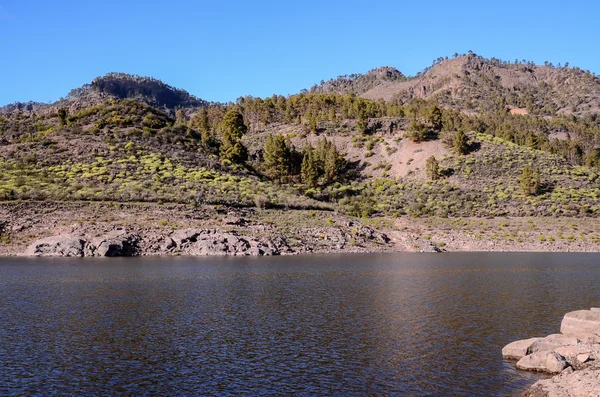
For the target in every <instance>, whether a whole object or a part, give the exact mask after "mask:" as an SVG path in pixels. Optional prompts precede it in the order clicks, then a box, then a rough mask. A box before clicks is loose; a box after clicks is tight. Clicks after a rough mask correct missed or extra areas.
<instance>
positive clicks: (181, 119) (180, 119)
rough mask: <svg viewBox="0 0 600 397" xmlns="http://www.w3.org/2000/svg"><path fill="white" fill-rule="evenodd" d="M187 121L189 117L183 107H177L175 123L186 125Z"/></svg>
mask: <svg viewBox="0 0 600 397" xmlns="http://www.w3.org/2000/svg"><path fill="white" fill-rule="evenodd" d="M186 123H187V117H186V116H185V112H184V111H183V109H177V111H176V112H175V125H185V124H186Z"/></svg>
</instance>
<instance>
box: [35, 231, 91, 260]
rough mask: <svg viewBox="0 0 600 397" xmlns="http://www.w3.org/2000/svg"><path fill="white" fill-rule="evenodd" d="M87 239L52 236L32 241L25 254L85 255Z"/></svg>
mask: <svg viewBox="0 0 600 397" xmlns="http://www.w3.org/2000/svg"><path fill="white" fill-rule="evenodd" d="M84 245H85V240H84V239H83V238H82V237H78V236H52V237H46V238H43V239H41V240H37V241H35V242H34V243H32V244H31V245H30V246H29V247H28V248H27V250H26V251H25V255H27V256H54V257H59V256H65V257H82V256H84Z"/></svg>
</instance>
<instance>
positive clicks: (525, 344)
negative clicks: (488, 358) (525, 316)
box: [502, 338, 542, 360]
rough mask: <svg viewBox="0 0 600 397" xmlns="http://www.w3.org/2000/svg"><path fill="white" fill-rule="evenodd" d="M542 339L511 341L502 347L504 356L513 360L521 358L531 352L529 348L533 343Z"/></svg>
mask: <svg viewBox="0 0 600 397" xmlns="http://www.w3.org/2000/svg"><path fill="white" fill-rule="evenodd" d="M540 339H542V338H529V339H524V340H518V341H515V342H511V343H509V344H508V345H506V346H504V348H503V349H502V357H504V358H508V359H513V360H520V359H521V358H523V357H525V356H526V355H527V354H529V349H530V348H531V345H533V344H534V343H536V342H537V341H539V340H540Z"/></svg>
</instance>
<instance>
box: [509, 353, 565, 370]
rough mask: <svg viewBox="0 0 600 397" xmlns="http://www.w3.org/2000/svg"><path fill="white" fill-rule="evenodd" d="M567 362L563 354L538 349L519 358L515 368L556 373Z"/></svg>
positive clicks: (563, 367)
mask: <svg viewBox="0 0 600 397" xmlns="http://www.w3.org/2000/svg"><path fill="white" fill-rule="evenodd" d="M568 365H569V364H568V363H567V360H565V358H564V357H563V356H561V355H560V354H558V353H555V352H547V351H540V352H537V353H533V354H530V355H527V356H525V357H523V358H521V359H520V360H519V361H517V368H518V369H523V370H526V371H539V372H548V373H551V374H558V373H560V372H562V370H563V369H565V368H567V366H568Z"/></svg>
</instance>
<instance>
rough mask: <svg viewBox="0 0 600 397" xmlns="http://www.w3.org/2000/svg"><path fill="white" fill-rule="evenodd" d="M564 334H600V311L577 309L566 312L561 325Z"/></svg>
mask: <svg viewBox="0 0 600 397" xmlns="http://www.w3.org/2000/svg"><path fill="white" fill-rule="evenodd" d="M560 332H561V333H563V334H578V333H584V332H589V333H592V334H596V335H600V311H597V310H577V311H574V312H570V313H567V314H565V317H564V318H563V320H562V323H561V325H560Z"/></svg>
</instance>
